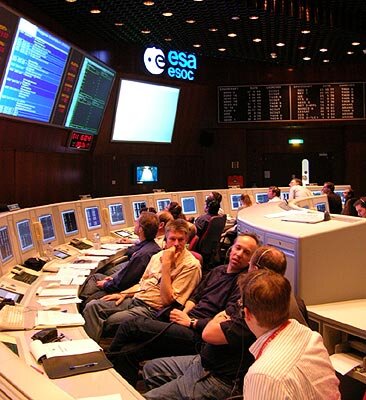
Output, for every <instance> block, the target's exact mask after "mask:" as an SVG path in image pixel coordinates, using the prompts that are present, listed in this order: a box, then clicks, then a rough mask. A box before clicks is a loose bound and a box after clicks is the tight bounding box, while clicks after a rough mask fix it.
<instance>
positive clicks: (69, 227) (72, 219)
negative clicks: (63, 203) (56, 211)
mask: <svg viewBox="0 0 366 400" xmlns="http://www.w3.org/2000/svg"><path fill="white" fill-rule="evenodd" d="M61 219H62V226H63V229H64V234H65V236H71V235H76V234H78V233H79V229H78V224H77V221H76V215H75V210H73V209H70V210H65V211H61Z"/></svg>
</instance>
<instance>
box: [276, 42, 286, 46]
mask: <svg viewBox="0 0 366 400" xmlns="http://www.w3.org/2000/svg"><path fill="white" fill-rule="evenodd" d="M284 45H285V43H282V42H278V43H276V46H277V47H283V46H284Z"/></svg>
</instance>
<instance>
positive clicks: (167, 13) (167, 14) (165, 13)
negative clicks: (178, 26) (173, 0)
mask: <svg viewBox="0 0 366 400" xmlns="http://www.w3.org/2000/svg"><path fill="white" fill-rule="evenodd" d="M172 15H173V13H172V12H170V11H168V12H163V16H164V17H171V16H172Z"/></svg>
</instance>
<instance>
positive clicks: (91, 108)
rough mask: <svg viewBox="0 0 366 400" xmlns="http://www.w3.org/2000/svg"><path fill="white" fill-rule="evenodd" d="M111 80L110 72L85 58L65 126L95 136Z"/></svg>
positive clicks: (112, 75)
mask: <svg viewBox="0 0 366 400" xmlns="http://www.w3.org/2000/svg"><path fill="white" fill-rule="evenodd" d="M113 80H114V72H113V71H112V70H110V69H109V68H107V67H104V66H102V65H101V64H100V63H97V62H95V61H93V60H90V59H89V58H87V57H85V58H84V62H83V65H82V67H81V70H80V74H79V79H78V82H77V85H76V88H75V91H74V95H73V98H72V100H71V105H70V109H69V112H68V114H67V117H66V122H65V126H67V127H68V128H73V129H76V130H80V131H85V132H89V133H92V134H94V135H95V134H97V133H98V130H99V126H100V123H101V121H102V118H103V114H104V109H105V107H106V104H107V101H108V98H109V93H110V91H111V88H112V84H113Z"/></svg>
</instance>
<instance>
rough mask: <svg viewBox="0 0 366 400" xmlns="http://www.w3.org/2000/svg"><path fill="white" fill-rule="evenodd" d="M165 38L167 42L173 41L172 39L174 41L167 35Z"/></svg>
mask: <svg viewBox="0 0 366 400" xmlns="http://www.w3.org/2000/svg"><path fill="white" fill-rule="evenodd" d="M164 40H165V41H166V42H171V41H172V38H170V37H166V38H165V39H164Z"/></svg>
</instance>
